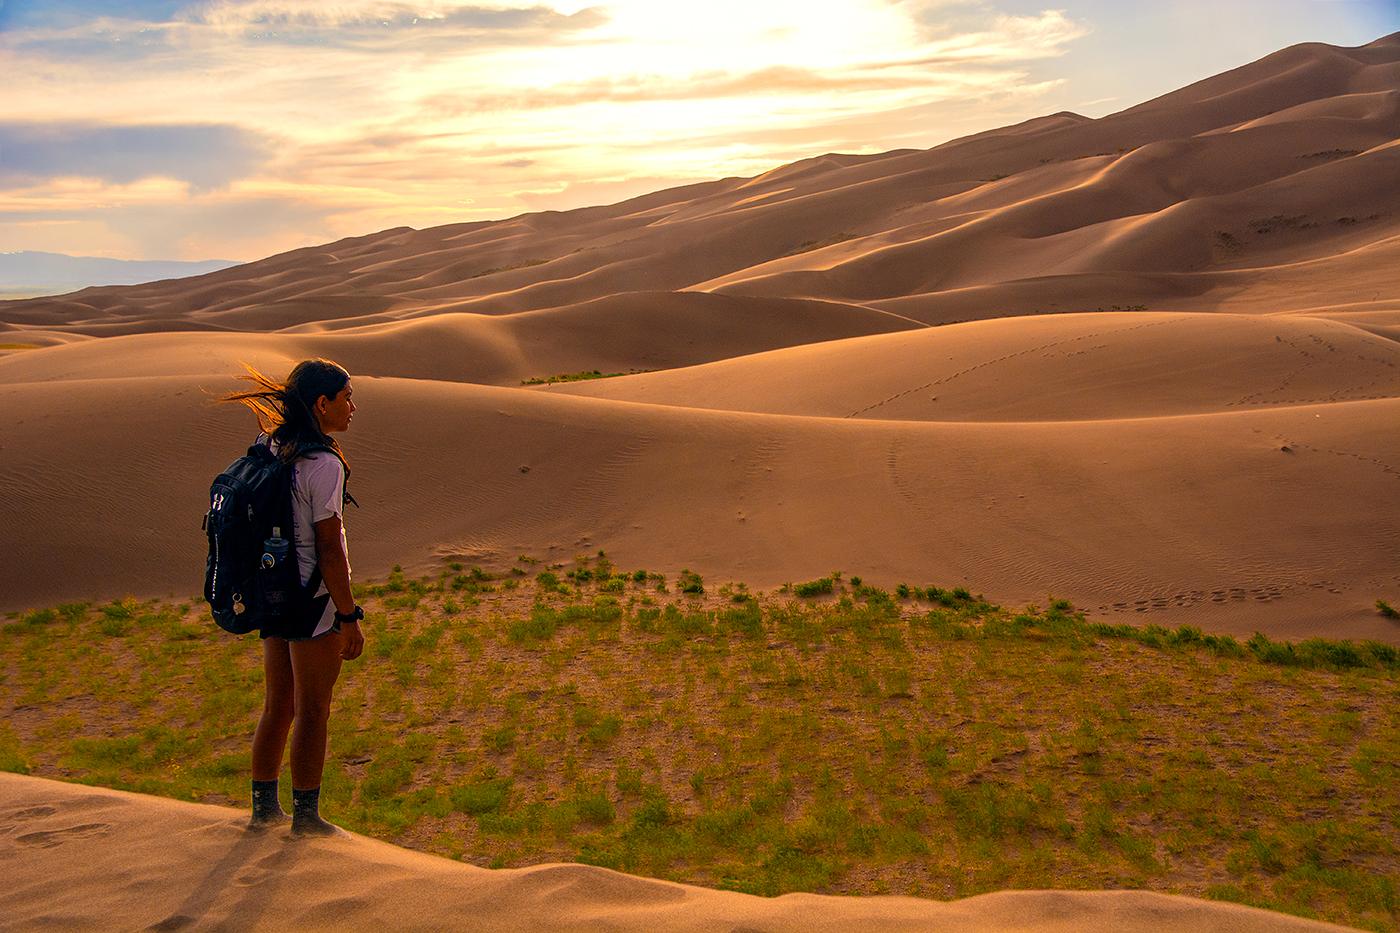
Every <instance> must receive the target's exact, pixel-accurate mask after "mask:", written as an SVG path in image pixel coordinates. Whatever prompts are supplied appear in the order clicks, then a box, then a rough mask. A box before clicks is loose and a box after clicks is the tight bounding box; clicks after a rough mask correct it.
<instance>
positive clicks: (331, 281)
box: [0, 36, 1400, 334]
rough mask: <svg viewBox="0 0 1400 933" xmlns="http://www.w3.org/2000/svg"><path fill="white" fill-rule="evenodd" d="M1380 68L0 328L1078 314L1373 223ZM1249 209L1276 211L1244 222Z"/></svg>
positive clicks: (29, 315) (221, 281) (1306, 69)
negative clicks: (760, 314)
mask: <svg viewBox="0 0 1400 933" xmlns="http://www.w3.org/2000/svg"><path fill="white" fill-rule="evenodd" d="M1397 75H1400V42H1397V41H1396V39H1395V37H1394V36H1391V37H1388V38H1385V39H1381V40H1377V41H1376V42H1374V43H1371V44H1370V45H1368V46H1364V47H1361V48H1356V49H1340V48H1333V47H1330V46H1324V45H1317V44H1309V45H1303V46H1295V47H1293V48H1290V49H1285V50H1283V51H1281V52H1278V53H1276V54H1274V55H1270V56H1268V57H1266V58H1264V59H1261V60H1260V61H1258V62H1254V63H1252V64H1250V65H1246V66H1244V67H1243V68H1239V69H1236V70H1234V71H1231V72H1227V73H1225V74H1222V75H1218V76H1216V77H1214V78H1211V79H1208V80H1206V81H1202V82H1199V83H1197V84H1195V85H1192V86H1190V87H1188V88H1184V89H1182V90H1180V91H1177V92H1175V93H1173V94H1168V95H1165V96H1164V97H1161V98H1158V99H1156V100H1154V101H1149V102H1147V103H1145V104H1142V105H1139V106H1137V107H1133V108H1131V109H1129V110H1125V111H1123V112H1121V113H1118V114H1113V115H1111V116H1108V117H1104V118H1102V119H1099V120H1089V119H1087V118H1084V117H1079V116H1077V115H1073V114H1057V115H1054V116H1053V117H1049V118H1043V119H1041V120H1037V121H1029V122H1028V123H1026V124H1022V125H1021V126H1019V127H1014V128H1004V129H1000V130H994V131H990V132H988V133H983V134H979V135H977V136H973V137H969V138H967V139H963V140H956V141H954V142H950V143H946V144H944V145H942V146H938V147H935V148H933V149H929V150H896V151H894V152H890V153H882V154H879V155H874V156H849V155H835V154H832V155H826V156H821V157H818V158H816V159H809V160H803V161H802V162H798V163H794V164H793V165H790V166H784V167H780V168H778V169H775V170H773V171H771V172H768V173H765V174H764V175H761V176H758V177H756V178H753V179H738V178H728V179H721V180H719V181H715V182H707V183H703V184H698V185H688V186H684V187H681V188H675V189H669V190H667V191H662V192H656V193H654V194H651V195H645V196H642V197H639V198H633V199H630V200H628V201H623V202H621V203H619V204H615V205H610V206H607V207H596V208H586V209H582V210H576V211H568V212H564V213H560V212H553V211H547V212H543V213H539V214H527V215H522V216H520V217H515V218H511V219H509V220H504V221H500V222H495V223H475V224H460V225H450V226H445V227H437V228H433V229H430V230H421V231H419V230H411V229H409V228H395V229H392V230H386V231H383V232H381V233H377V234H371V235H369V236H364V237H355V238H349V239H346V240H341V241H338V242H336V243H331V244H327V245H326V246H323V247H310V248H306V249H301V250H295V251H293V252H290V253H285V254H282V255H280V256H275V257H271V258H269V259H265V260H262V261H260V262H256V263H249V264H247V265H244V266H240V267H236V268H234V269H229V270H225V271H221V272H216V273H212V274H210V275H205V276H199V277H196V278H193V279H184V280H174V281H170V282H163V283H153V284H151V285H144V286H135V287H129V288H103V289H86V290H84V291H82V292H78V293H75V294H74V295H72V296H67V297H64V298H57V299H43V300H39V301H30V302H12V303H4V304H0V319H3V320H6V321H9V322H12V323H23V324H26V325H29V326H49V325H62V326H65V327H68V328H72V329H77V330H79V331H81V332H85V333H102V334H111V333H117V332H132V331H138V330H142V329H148V328H150V327H152V326H155V327H157V328H158V329H174V328H176V327H179V328H182V329H183V328H189V327H192V326H196V325H198V326H217V327H232V328H234V329H237V328H239V327H244V326H248V327H256V328H258V329H270V328H273V327H275V326H276V325H278V324H280V325H281V326H288V325H291V324H296V323H305V322H307V321H312V320H325V319H335V318H340V317H353V316H363V315H366V314H383V315H387V316H390V317H393V316H398V315H402V314H409V313H414V312H424V311H432V310H443V309H447V310H457V311H471V312H474V313H484V314H507V313H513V312H517V311H525V310H535V309H540V308H547V307H560V306H564V305H569V304H577V303H580V302H585V301H588V300H590V299H594V298H600V297H605V296H608V295H614V294H618V293H622V292H630V291H673V290H680V289H691V290H714V289H725V290H731V291H734V290H737V291H739V292H741V293H743V294H762V295H773V296H781V297H815V298H832V299H838V300H848V299H857V300H862V301H878V300H889V299H902V298H907V297H908V296H910V295H913V294H923V293H936V292H938V291H943V290H947V289H955V288H963V287H968V286H973V285H978V286H989V285H992V286H1008V287H1009V286H1011V285H1013V284H1014V283H1016V282H1018V281H1023V280H1026V279H1031V278H1033V279H1040V280H1043V279H1044V277H1046V276H1066V275H1067V276H1078V275H1085V274H1089V273H1090V272H1108V273H1115V274H1121V275H1123V276H1125V277H1126V278H1124V279H1123V280H1122V281H1121V282H1114V281H1113V278H1112V276H1110V277H1109V278H1108V279H1106V280H1101V281H1099V283H1098V287H1097V288H1096V289H1095V292H1096V296H1095V297H1096V300H1095V301H1094V304H1095V305H1098V304H1102V305H1105V306H1107V305H1112V304H1137V303H1141V300H1142V299H1144V298H1154V297H1156V296H1154V295H1152V294H1133V293H1132V292H1131V289H1124V288H1122V287H1115V286H1121V285H1124V284H1131V282H1132V276H1135V275H1144V274H1157V273H1173V274H1193V275H1205V274H1208V273H1210V272H1212V271H1214V270H1215V269H1217V268H1235V269H1237V268H1265V267H1270V266H1275V265H1277V264H1278V263H1279V262H1293V261H1297V259H1298V258H1299V257H1306V258H1307V259H1309V260H1310V261H1316V260H1318V259H1320V258H1322V257H1324V256H1331V255H1337V254H1339V253H1343V252H1346V251H1349V250H1354V249H1356V248H1358V247H1360V246H1363V245H1366V244H1374V243H1380V242H1383V241H1385V240H1387V239H1390V238H1393V237H1394V236H1395V234H1396V231H1397V223H1398V222H1400V219H1398V217H1400V215H1397V214H1396V207H1397V204H1396V199H1397V198H1400V191H1397V189H1396V186H1395V185H1394V184H1393V183H1392V182H1393V179H1394V177H1395V171H1396V165H1395V159H1396V155H1395V150H1394V146H1393V145H1391V144H1392V143H1393V142H1394V140H1395V138H1396V129H1397V111H1396V107H1397V105H1396V96H1397V94H1398V93H1400V86H1398V85H1400V78H1397ZM1271 218H1284V219H1285V221H1288V220H1289V219H1290V218H1291V221H1289V222H1287V223H1282V224H1280V223H1275V225H1274V226H1273V227H1271V228H1270V229H1269V231H1268V232H1262V231H1261V229H1260V227H1259V225H1254V224H1253V222H1254V221H1268V220H1270V219H1271ZM1343 221H1347V222H1343ZM1106 225H1107V226H1106ZM1223 235H1228V237H1229V238H1228V239H1225V238H1222V237H1223ZM1318 275H1319V276H1321V277H1323V278H1327V277H1328V275H1327V273H1326V272H1325V271H1322V272H1319V273H1318ZM1229 284H1233V283H1229ZM1229 284H1227V285H1225V287H1222V288H1220V289H1219V291H1220V292H1221V294H1219V295H1215V296H1214V297H1212V294H1213V293H1214V292H1216V291H1217V289H1216V288H1215V283H1213V282H1212V281H1210V280H1209V278H1206V279H1204V280H1202V281H1199V282H1196V283H1194V285H1193V287H1194V289H1195V293H1196V296H1197V303H1196V307H1195V310H1209V309H1212V308H1213V307H1214V306H1215V302H1217V301H1220V300H1223V299H1224V298H1226V297H1231V296H1233V294H1234V292H1235V289H1233V288H1230V287H1229ZM1332 284H1333V285H1335V286H1338V289H1337V290H1339V291H1341V290H1344V289H1345V288H1361V287H1363V286H1364V285H1365V284H1366V283H1365V282H1364V281H1362V282H1357V281H1354V280H1353V281H1350V282H1347V283H1336V282H1334V283H1332ZM1055 292H1056V290H1055V289H1054V288H1053V287H1052V288H1049V289H1043V293H1042V300H1043V301H1053V300H1054V299H1055V298H1057V297H1058V296H1057V295H1056V293H1055ZM986 297H989V298H990V297H992V296H991V295H989V296H986ZM985 305H986V306H985V307H984V313H985V314H988V315H994V314H995V313H996V311H997V310H998V309H997V308H996V307H995V302H994V301H989V302H986V303H985ZM1048 306H1049V305H1047V307H1048ZM1287 307H1288V305H1285V306H1284V307H1279V308H1275V309H1274V310H1285V309H1286V308H1287ZM269 309H271V310H269ZM1081 310H1082V308H1081ZM978 316H981V315H978Z"/></svg>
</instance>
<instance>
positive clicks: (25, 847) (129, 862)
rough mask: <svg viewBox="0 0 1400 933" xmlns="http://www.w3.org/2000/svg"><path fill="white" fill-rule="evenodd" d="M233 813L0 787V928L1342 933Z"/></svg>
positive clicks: (1181, 902) (1147, 899)
mask: <svg viewBox="0 0 1400 933" xmlns="http://www.w3.org/2000/svg"><path fill="white" fill-rule="evenodd" d="M245 820H246V817H245V816H244V814H243V813H242V812H240V811H236V810H231V809H228V808H225V807H216V806H209V805H206V804H191V803H180V802H177V801H173V800H163V799H160V798H155V797H146V796H142V795H138V794H128V793H123V792H120V791H111V790H105V789H99V788H89V787H82V786H79V785H73V784H64V783H60V782H57V781H48V780H44V779H40V778H29V777H21V776H18V775H12V774H0V864H3V865H4V866H5V868H6V885H5V888H4V890H3V892H0V913H3V915H4V916H6V917H8V918H9V922H11V923H14V924H17V925H18V926H20V927H23V928H26V929H35V928H40V927H44V928H63V929H69V930H76V929H109V928H111V926H112V924H113V918H116V917H120V918H122V919H121V926H123V927H126V928H132V929H182V928H185V927H189V926H196V927H201V928H204V927H215V928H222V927H223V926H224V925H226V924H233V925H236V927H237V928H238V929H268V930H275V929H289V928H295V929H313V930H320V929H327V930H329V929H338V930H343V929H366V928H371V927H377V928H392V929H438V930H440V929H472V930H492V931H500V933H506V931H512V930H522V931H524V930H539V929H551V930H599V929H607V930H674V931H681V930H696V931H700V930H728V931H739V930H772V931H778V930H793V931H799V930H800V931H804V933H805V931H823V930H830V931H836V930H850V929H861V930H872V931H875V930H891V931H893V930H967V931H976V930H989V931H990V930H998V931H1000V930H1065V931H1071V930H1073V931H1095V930H1112V931H1148V930H1179V929H1192V930H1200V931H1220V933H1226V931H1229V933H1253V931H1259V933H1264V931H1292V930H1297V931H1305V930H1319V931H1321V930H1340V929H1344V928H1343V927H1337V926H1333V925H1330V924H1323V923H1317V922H1313V921H1308V920H1302V919H1299V918H1295V917H1290V916H1286V915H1283V914H1276V913H1270V912H1268V911H1263V910H1255V909H1253V908H1249V907H1241V906H1237V905H1234V904H1224V903H1216V902H1210V901H1201V900H1195V899H1192V898H1186V897H1174V896H1168V895H1162V894H1150V893H1146V892H1141V891H1078V892H1068V891H1015V892H1001V893H997V894H987V895H982V896H980V897H973V898H968V899H966V900H961V901H952V902H939V901H929V900H921V899H917V898H911V897H862V898H853V897H829V896H821V895H814V894H788V895H784V896H782V897H777V898H760V897H753V896H751V895H745V894H737V893H734V892H729V891H714V890H709V889H706V888H698V887H694V886H691V885H683V884H675V883H672V882H666V881H655V880H650V879H645V878H636V877H631V876H628V875H623V874H619V873H617V872H614V871H610V870H608V869H604V868H595V867H591V866H585V865H568V864H555V865H538V866H534V867H530V868H521V869H503V870H499V871H490V870H487V869H483V868H477V867H474V866H471V865H464V864H461V863H456V862H451V861H448V860H447V859H443V858H438V857H435V856H430V855H423V854H421V853H417V852H410V851H408V850H405V849H400V848H397V847H395V846H391V845H388V844H387V843H382V842H376V841H374V840H371V839H366V838H364V837H362V836H348V837H346V838H344V839H334V840H289V839H288V838H286V836H285V834H283V833H279V832H271V833H267V834H248V833H246V832H245V831H244V829H243V824H244V822H245Z"/></svg>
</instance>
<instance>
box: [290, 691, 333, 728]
mask: <svg viewBox="0 0 1400 933" xmlns="http://www.w3.org/2000/svg"><path fill="white" fill-rule="evenodd" d="M293 717H294V718H295V719H296V721H298V722H306V723H324V722H326V721H327V720H328V719H330V718H331V702H330V697H325V698H322V697H319V696H316V697H312V696H305V697H301V698H300V699H298V700H297V703H296V709H295V710H294V713H293Z"/></svg>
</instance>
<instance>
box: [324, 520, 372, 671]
mask: <svg viewBox="0 0 1400 933" xmlns="http://www.w3.org/2000/svg"><path fill="white" fill-rule="evenodd" d="M315 528H316V562H317V563H318V564H319V565H320V567H321V579H322V580H324V581H325V583H326V590H327V591H328V592H329V593H330V594H331V600H332V601H334V602H335V609H336V612H339V613H340V614H341V615H348V614H349V613H351V612H354V611H355V594H354V593H352V592H351V590H350V560H349V559H348V558H347V557H346V556H345V548H344V547H343V546H342V545H341V535H340V516H339V515H332V516H331V517H330V518H324V519H322V520H321V521H319V522H317V523H316V525H315ZM341 634H342V635H344V636H345V647H344V649H343V650H342V652H341V654H342V656H343V657H344V658H345V659H346V660H347V661H353V660H354V659H355V658H358V657H359V656H360V652H361V651H362V650H363V649H364V644H365V636H364V634H363V633H362V632H361V631H360V623H358V622H350V623H348V624H343V625H342V626H341Z"/></svg>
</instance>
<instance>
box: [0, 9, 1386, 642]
mask: <svg viewBox="0 0 1400 933" xmlns="http://www.w3.org/2000/svg"><path fill="white" fill-rule="evenodd" d="M1397 177H1400V34H1397V35H1396V36H1390V37H1387V38H1383V39H1379V40H1377V41H1376V42H1373V43H1371V44H1369V45H1367V46H1363V47H1360V48H1353V49H1344V48H1334V47H1330V46H1324V45H1317V44H1308V45H1302V46H1296V47H1293V48H1290V49H1285V50H1282V51H1280V52H1278V53H1276V54H1274V55H1270V56H1267V57H1265V58H1263V59H1261V60H1259V61H1257V62H1253V63H1251V64H1248V65H1245V66H1243V67H1242V68H1238V69H1235V70H1233V71H1230V72H1227V73H1225V74H1222V75H1218V76H1216V77H1213V78H1210V79H1208V80H1206V81H1203V82H1199V83H1197V84H1195V85H1192V86H1190V87H1187V88H1183V89H1181V90H1180V91H1177V92H1174V93H1172V94H1168V95H1165V96H1163V97H1161V98H1158V99H1156V100H1153V101H1148V102H1146V103H1144V104H1141V105H1139V106H1137V107H1133V108H1130V109H1128V110H1125V111H1123V112H1121V113H1118V114H1113V115H1111V116H1107V117H1104V118H1102V119H1098V120H1091V119H1088V118H1085V117H1082V116H1078V115H1075V114H1067V113H1061V114H1054V115H1050V116H1047V117H1043V118H1040V119H1036V120H1031V121H1027V122H1025V123H1022V124H1018V125H1016V126H1011V127H1003V128H999V129H995V130H990V131H988V132H985V133H981V134H977V135H975V136H971V137H968V138H965V139H960V140H955V141H952V142H949V143H946V144H943V145H941V146H937V147H934V148H932V149H928V150H912V149H901V150H894V151H891V152H886V153H881V154H878V155H861V156H854V155H842V154H827V155H823V156H818V157H815V158H812V159H804V160H801V161H799V162H795V163H792V164H790V165H785V166H780V167H777V168H775V169H773V170H772V171H769V172H766V173H764V174H762V175H759V176H757V177H754V178H724V179H719V180H716V181H712V182H705V183H701V184H695V185H688V186H684V187H680V188H673V189H668V190H665V191H659V192H655V193H652V194H648V195H644V196H642V197H638V198H632V199H630V200H627V201H624V202H620V203H618V204H614V205H608V206H602V207H593V208H586V209H581V210H576V211H568V212H562V213H561V212H554V211H546V212H542V213H536V214H526V215H521V216H519V217H514V218H509V219H507V220H502V221H499V222H490V223H473V224H457V225H449V226H444V227H436V228H432V229H429V230H413V229H410V228H407V227H399V228H394V229H391V230H385V231H381V232H379V233H374V234H370V235H367V236H362V237H354V238H347V239H345V240H341V241H337V242H335V243H330V244H326V245H324V246H318V247H309V248H306V249H300V250H295V251H292V252H289V253H285V254H281V255H279V256H273V257H269V258H267V259H265V260H261V261H259V262H255V263H249V264H246V265H244V266H239V267H236V268H233V269H227V270H222V271H219V272H215V273H211V274H208V275H203V276H197V277H193V278H189V279H179V280H171V281H166V282H156V283H149V284H146V285H140V286H130V287H124V288H100V289H86V290H84V291H81V292H77V293H74V294H72V295H68V296H61V297H57V298H48V299H38V300H32V301H26V302H0V344H3V345H5V346H11V345H20V346H21V347H23V346H33V347H37V349H22V348H11V349H0V487H3V491H4V495H3V496H0V545H3V548H4V552H5V554H6V555H7V559H6V560H5V561H4V562H0V609H2V610H13V609H20V608H25V607H30V606H36V605H40V604H45V603H52V602H55V601H59V600H65V599H74V598H107V597H112V596H120V595H122V594H125V593H136V594H140V595H162V594H174V595H179V596H184V597H188V596H193V595H194V594H195V593H196V592H197V590H198V588H199V584H200V578H201V571H202V561H203V550H202V548H203V543H202V539H201V537H200V534H199V532H198V530H197V529H198V526H199V519H200V517H201V515H202V512H203V510H204V507H205V503H204V496H205V493H206V491H207V488H208V483H209V481H210V480H211V479H212V477H213V475H214V473H215V472H217V471H218V470H219V469H220V468H222V467H223V466H224V465H225V464H227V463H228V462H229V461H230V460H231V459H232V458H233V456H235V455H236V454H237V453H238V452H240V450H241V448H242V447H243V446H244V445H245V444H246V443H247V441H248V440H249V439H250V438H251V436H252V435H253V433H254V428H253V425H252V422H251V418H249V417H248V416H247V415H246V413H242V412H240V411H236V410H230V409H218V408H215V407H213V406H211V405H208V404H206V400H207V398H208V397H209V395H210V394H211V393H214V392H218V391H227V390H229V389H231V388H233V387H234V385H235V383H234V382H233V379H232V377H233V376H234V375H236V373H237V372H238V363H239V361H241V360H247V361H249V362H252V363H254V364H256V365H259V366H261V367H263V368H264V369H265V370H267V371H269V372H271V373H273V374H274V375H279V374H281V373H283V372H285V371H286V369H287V368H289V366H290V364H291V363H292V362H293V361H295V360H297V359H299V358H302V357H304V356H309V355H328V356H331V357H333V358H335V359H338V360H341V361H342V362H344V363H345V364H346V365H347V366H348V367H349V368H350V369H351V371H352V372H353V373H355V375H356V386H357V398H358V400H359V401H360V403H361V405H362V408H361V413H360V417H358V418H357V419H356V422H355V428H354V430H353V431H352V432H351V434H350V435H349V436H347V438H346V439H345V440H346V448H347V450H348V452H349V455H350V458H351V461H352V465H353V467H354V470H355V473H354V478H353V480H352V483H351V485H352V488H353V489H354V490H355V492H356V495H357V496H358V497H359V498H360V500H361V502H362V503H364V506H365V507H364V509H363V510H362V511H360V512H358V513H356V512H352V513H351V514H350V516H349V517H348V522H347V523H348V526H349V534H350V546H351V551H352V557H353V561H354V564H355V567H356V571H357V573H358V574H359V575H360V576H362V577H364V576H380V575H382V574H384V573H385V572H386V571H387V569H388V567H390V566H391V565H393V564H395V563H402V564H404V565H405V566H406V567H408V568H410V569H413V570H422V571H427V570H431V569H434V568H435V567H437V566H440V561H441V560H442V559H443V558H461V559H465V560H469V561H476V562H481V563H486V564H492V565H495V566H501V565H505V564H510V563H512V562H514V560H515V559H516V557H517V556H518V555H519V554H522V553H528V554H533V555H536V556H543V557H548V558H550V559H555V560H565V561H567V560H569V559H571V558H572V557H573V556H574V554H576V553H579V552H583V551H592V550H596V549H597V548H599V547H604V548H606V549H608V551H609V552H610V554H611V555H612V556H613V557H614V558H615V559H616V560H617V561H619V562H620V563H621V564H623V565H625V566H630V567H646V568H648V569H652V570H662V571H665V572H668V573H674V572H675V571H677V570H679V569H680V568H681V567H683V566H685V567H690V568H692V569H695V570H697V571H699V572H701V573H702V574H704V575H705V576H706V577H707V578H709V579H712V580H714V579H718V580H727V579H743V580H746V581H747V582H749V583H751V584H753V585H756V586H761V587H769V586H775V585H778V584H781V583H783V582H785V581H798V580H803V579H810V578H813V577H816V576H819V575H821V574H824V573H827V572H829V571H831V570H834V569H841V570H845V571H846V572H848V573H861V574H863V575H865V576H867V577H869V578H870V579H872V580H874V581H875V582H877V583H881V584H884V585H893V584H894V583H897V582H899V581H901V580H904V581H907V582H910V583H918V584H929V583H936V584H940V585H955V584H961V585H966V586H969V587H970V588H972V589H974V590H978V591H981V592H984V593H986V594H987V595H988V596H989V597H990V598H992V599H994V600H997V601H1001V602H1007V603H1018V602H1025V601H1037V602H1043V601H1044V600H1045V599H1046V598H1047V597H1048V596H1050V595H1052V594H1053V595H1055V596H1057V597H1064V598H1069V599H1071V600H1073V601H1074V602H1075V603H1076V604H1078V605H1080V606H1082V607H1084V608H1086V609H1087V610H1089V611H1090V612H1091V613H1094V614H1096V615H1099V616H1102V617H1107V618H1111V619H1132V620H1140V621H1147V622H1158V623H1161V624H1165V625H1175V624H1181V623H1192V624H1197V625H1201V626H1202V627H1205V628H1208V629H1215V630H1224V631H1231V632H1236V633H1239V634H1244V635H1248V634H1250V633H1251V632H1253V631H1254V630H1255V629H1261V630H1264V631H1266V632H1268V633H1270V634H1271V635H1275V636H1306V635H1327V636H1331V637H1353V638H1378V639H1382V640H1386V641H1391V642H1400V626H1397V625H1395V624H1394V623H1393V622H1391V621H1388V620H1386V619H1384V618H1382V617H1380V616H1379V615H1378V614H1377V613H1376V612H1375V609H1374V603H1375V600H1376V599H1377V598H1386V599H1389V600H1390V601H1392V602H1400V568H1397V566H1396V563H1395V560H1394V556H1395V554H1396V553H1397V550H1398V548H1397V546H1398V545H1400V517H1398V516H1397V514H1396V512H1395V510H1394V509H1393V508H1389V507H1388V504H1389V503H1392V502H1394V501H1395V495H1396V490H1397V483H1398V482H1400V431H1397V430H1396V428H1397V427H1400V346H1398V345H1397V340H1398V339H1400V186H1397V185H1396V184H1395V179H1396V178H1397ZM592 370H598V371H600V372H603V373H629V372H634V371H645V372H637V374H635V375H627V376H620V377H616V378H613V379H608V380H602V381H591V382H586V383H570V384H556V385H551V386H532V387H525V386H522V385H521V382H522V380H526V379H530V378H533V377H544V376H550V375H557V374H560V373H572V372H579V371H592ZM152 503H160V507H159V508H152V507H151V504H152Z"/></svg>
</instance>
